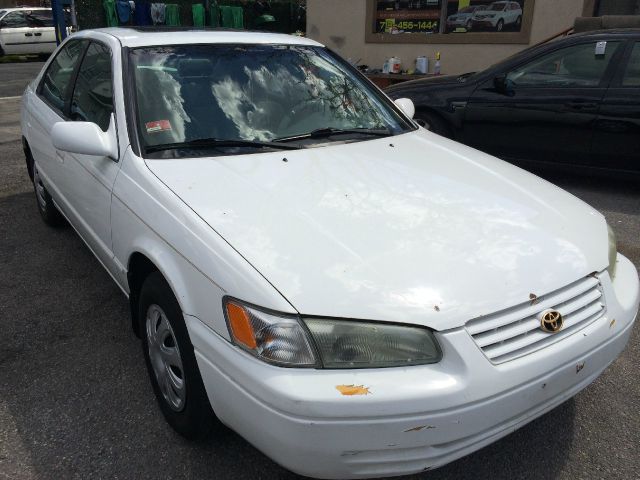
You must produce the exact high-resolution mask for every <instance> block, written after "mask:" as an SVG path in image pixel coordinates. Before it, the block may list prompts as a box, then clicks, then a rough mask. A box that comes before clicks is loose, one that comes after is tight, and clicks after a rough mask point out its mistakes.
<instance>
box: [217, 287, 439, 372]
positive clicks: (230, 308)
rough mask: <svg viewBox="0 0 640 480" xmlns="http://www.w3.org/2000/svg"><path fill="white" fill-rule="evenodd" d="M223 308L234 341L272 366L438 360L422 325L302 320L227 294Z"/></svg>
mask: <svg viewBox="0 0 640 480" xmlns="http://www.w3.org/2000/svg"><path fill="white" fill-rule="evenodd" d="M224 311H225V315H226V319H227V326H228V328H229V334H230V335H231V340H232V341H233V343H235V344H236V345H238V346H239V347H241V348H243V349H244V350H246V351H248V352H249V353H251V354H252V355H254V356H256V357H258V358H259V359H261V360H263V361H265V362H268V363H273V364H277V365H282V366H290V367H316V368H379V367H400V366H409V365H424V364H428V363H435V362H438V361H440V359H441V358H442V354H441V352H440V347H439V346H438V343H437V341H436V339H435V337H434V336H433V334H432V333H431V331H430V330H428V329H426V328H421V327H412V326H405V325H397V324H390V323H376V322H362V321H357V320H324V319H305V320H304V322H302V321H301V320H300V319H299V317H297V316H288V315H284V314H279V313H274V312H265V311H263V310H261V309H258V308H256V307H253V306H248V305H245V304H244V303H241V302H239V301H237V300H233V299H230V298H228V299H225V304H224ZM305 326H306V328H305ZM314 346H315V348H314Z"/></svg>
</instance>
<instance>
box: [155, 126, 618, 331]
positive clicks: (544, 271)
mask: <svg viewBox="0 0 640 480" xmlns="http://www.w3.org/2000/svg"><path fill="white" fill-rule="evenodd" d="M146 162H147V165H148V167H149V169H150V170H151V171H152V172H153V173H154V174H155V175H156V176H157V177H158V178H159V179H160V180H161V181H162V182H163V183H164V184H166V185H167V186H168V187H169V188H170V189H171V190H172V191H173V192H174V193H175V194H176V195H178V196H179V197H180V198H181V199H182V200H183V201H184V202H186V203H187V204H188V205H189V206H190V207H191V208H192V209H193V210H194V211H195V212H196V213H197V214H198V215H199V216H200V217H201V218H202V219H203V220H204V221H205V222H206V223H207V224H208V225H209V226H210V227H211V228H213V229H215V230H216V231H217V232H218V233H219V234H220V235H221V236H222V237H223V238H224V239H225V240H226V241H227V242H229V244H230V245H231V246H233V247H234V248H235V249H236V250H237V252H238V253H239V254H240V255H242V256H243V257H244V258H245V259H246V260H247V261H248V262H250V263H251V264H252V265H253V266H254V267H255V268H256V269H257V270H258V271H259V272H260V273H261V274H262V275H264V277H265V278H266V279H267V280H269V282H271V284H272V285H273V286H274V287H275V288H276V289H277V290H278V291H279V292H280V293H281V294H282V295H283V296H284V297H285V298H286V299H287V300H288V301H289V302H290V303H291V304H292V305H293V307H294V308H295V309H297V311H299V312H300V313H301V314H303V315H309V316H316V315H317V316H326V317H342V318H356V319H369V320H381V321H394V322H405V323H411V324H419V325H426V326H429V327H431V328H434V329H436V330H443V329H450V328H454V327H458V326H461V325H463V324H464V323H465V322H467V321H468V320H470V319H472V318H476V317H479V316H482V315H487V314H490V313H492V312H495V311H497V310H501V309H504V308H508V307H510V306H513V305H517V304H521V303H523V302H526V301H529V296H530V294H534V295H537V296H540V295H542V294H545V293H547V292H550V291H553V290H555V289H557V288H560V287H562V286H564V285H567V284H569V283H571V282H574V281H576V280H578V279H580V278H582V277H584V276H586V275H588V274H589V273H591V272H593V271H596V270H598V271H599V270H603V269H605V268H606V266H607V262H608V260H607V259H608V256H607V252H608V250H607V246H608V243H607V241H608V240H607V230H606V227H605V221H604V218H603V217H602V215H600V214H599V213H598V212H596V211H595V210H593V209H592V208H591V207H589V206H587V205H586V204H584V203H583V202H582V201H580V200H578V199H577V198H575V197H573V196H572V195H570V194H568V193H566V192H564V191H563V190H560V189H559V188H557V187H555V186H553V185H552V184H550V183H548V182H546V181H544V180H541V179H539V178H538V177H535V176H534V175H531V174H529V173H527V172H525V171H523V170H521V169H519V168H517V167H514V166H512V165H510V164H507V163H505V162H502V161H500V160H497V159H495V158H493V157H490V156H488V155H485V154H483V153H480V152H478V151H475V150H473V149H471V148H469V147H465V146H463V145H460V144H458V143H455V142H452V141H449V140H446V139H443V138H442V137H440V136H437V135H435V134H432V133H429V132H427V131H425V130H422V129H421V130H419V131H416V132H411V133H406V134H402V135H398V136H395V137H389V138H382V139H374V140H368V141H362V142H352V143H345V144H343V143H341V144H331V145H329V146H323V147H317V148H310V149H303V150H295V151H282V152H270V153H259V154H253V155H241V156H225V157H210V158H196V159H175V160H173V159H172V160H146ZM233 293H234V295H236V294H238V295H240V296H241V292H240V293H237V292H233ZM245 300H247V301H251V299H250V298H246V299H245Z"/></svg>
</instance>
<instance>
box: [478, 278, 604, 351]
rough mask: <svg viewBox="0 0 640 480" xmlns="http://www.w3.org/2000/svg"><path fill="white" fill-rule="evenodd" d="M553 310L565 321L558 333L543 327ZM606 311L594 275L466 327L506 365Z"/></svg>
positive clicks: (598, 283)
mask: <svg viewBox="0 0 640 480" xmlns="http://www.w3.org/2000/svg"><path fill="white" fill-rule="evenodd" d="M549 309H553V310H557V311H559V312H560V313H561V314H562V317H563V319H564V327H563V328H562V330H561V331H560V332H558V333H547V332H544V331H542V330H541V328H540V320H539V316H540V314H541V313H542V312H544V311H545V310H549ZM604 312H605V305H604V299H603V298H602V287H601V286H600V281H599V280H598V278H596V277H595V276H591V275H590V276H588V277H586V278H583V279H582V280H579V281H577V282H575V283H572V284H571V285H568V286H566V287H564V288H561V289H560V290H556V291H555V292H552V293H549V294H547V295H544V296H541V297H534V299H533V300H531V301H529V302H525V303H522V304H520V305H518V306H516V307H512V308H508V309H506V310H502V311H501V312H497V313H494V314H492V315H487V316H485V317H480V318H476V319H473V320H470V321H469V322H467V325H466V328H467V331H468V332H469V333H470V334H471V336H472V337H473V339H474V340H475V342H476V344H477V345H478V346H479V347H480V348H481V349H482V351H483V352H484V354H485V355H486V356H487V357H488V358H489V359H490V360H491V361H492V362H493V363H502V362H506V361H508V360H513V359H514V358H518V357H521V356H523V355H527V354H528V353H531V352H534V351H536V350H539V349H541V348H544V347H546V346H547V345H551V344H552V343H556V342H558V341H560V340H562V339H563V338H565V337H568V336H569V335H571V334H573V333H575V332H577V331H578V330H581V329H582V328H584V327H586V326H587V325H589V324H590V323H592V322H594V321H595V320H597V319H598V318H600V317H601V316H602V315H604Z"/></svg>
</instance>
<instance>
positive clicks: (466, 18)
mask: <svg viewBox="0 0 640 480" xmlns="http://www.w3.org/2000/svg"><path fill="white" fill-rule="evenodd" d="M486 8H487V6H486V5H470V6H467V7H464V8H461V9H460V10H458V11H457V12H456V13H454V14H453V15H449V16H448V17H447V31H453V30H455V29H456V28H464V29H465V30H467V31H469V30H471V28H472V27H473V22H472V20H471V19H472V17H473V14H474V13H475V12H481V11H482V10H484V9H486Z"/></svg>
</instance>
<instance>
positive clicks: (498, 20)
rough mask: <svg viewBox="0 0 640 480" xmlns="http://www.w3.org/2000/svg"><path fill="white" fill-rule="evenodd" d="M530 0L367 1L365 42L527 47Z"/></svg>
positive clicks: (531, 2) (530, 14) (530, 15)
mask: <svg viewBox="0 0 640 480" xmlns="http://www.w3.org/2000/svg"><path fill="white" fill-rule="evenodd" d="M533 3H534V0H369V3H368V4H367V9H368V11H367V16H368V20H370V21H371V22H372V23H373V25H372V27H373V28H371V29H369V28H368V29H367V41H368V42H394V43H431V42H433V43H468V42H480V43H527V42H528V40H529V32H530V29H531V17H532V14H533Z"/></svg>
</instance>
